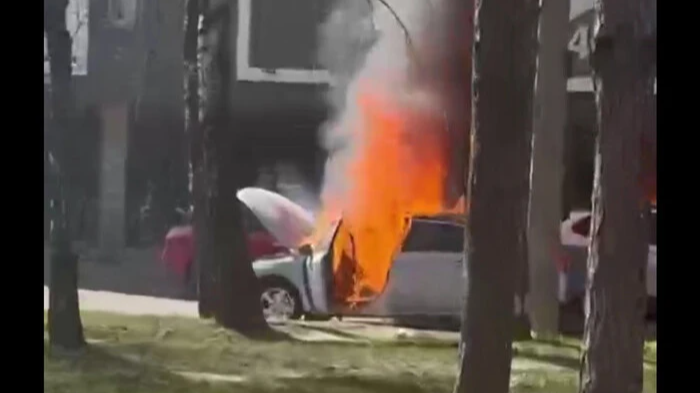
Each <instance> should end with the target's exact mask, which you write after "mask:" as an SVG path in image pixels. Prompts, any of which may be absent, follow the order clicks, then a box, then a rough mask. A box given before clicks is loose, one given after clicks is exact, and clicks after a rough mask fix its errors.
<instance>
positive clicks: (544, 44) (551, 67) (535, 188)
mask: <svg viewBox="0 0 700 393" xmlns="http://www.w3.org/2000/svg"><path fill="white" fill-rule="evenodd" d="M569 9H570V4H569V2H568V1H557V0H554V1H551V0H550V1H546V0H545V1H543V3H542V16H541V20H540V31H539V44H540V45H539V56H538V62H537V84H536V87H535V106H534V129H533V131H534V135H533V142H534V143H533V152H532V176H531V179H530V182H531V183H530V185H531V193H530V213H529V223H528V225H529V229H528V242H529V247H528V250H529V258H528V261H529V264H530V265H529V270H530V271H529V277H530V286H529V288H530V291H529V296H528V301H527V303H528V304H527V305H528V307H527V308H528V312H529V315H530V322H531V326H532V330H533V331H534V332H535V333H536V334H538V335H540V336H541V335H545V336H546V335H553V334H557V333H558V331H559V301H558V296H557V289H558V285H559V280H558V273H557V269H556V265H555V263H554V262H555V261H554V256H555V255H556V254H555V250H558V249H559V247H560V244H561V242H560V234H559V226H560V223H561V205H562V191H563V184H562V181H563V166H564V128H565V127H566V110H567V92H566V74H565V63H564V62H565V53H566V43H567V41H566V39H567V36H568V31H569Z"/></svg>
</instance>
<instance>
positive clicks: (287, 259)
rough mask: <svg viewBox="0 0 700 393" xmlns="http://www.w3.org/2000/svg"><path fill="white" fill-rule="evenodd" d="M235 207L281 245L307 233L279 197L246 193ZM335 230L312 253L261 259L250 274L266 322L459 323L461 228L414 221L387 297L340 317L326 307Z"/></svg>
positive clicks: (300, 217) (295, 210) (302, 216)
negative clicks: (241, 206) (425, 319)
mask: <svg viewBox="0 0 700 393" xmlns="http://www.w3.org/2000/svg"><path fill="white" fill-rule="evenodd" d="M238 196H239V199H241V201H243V203H245V204H246V205H247V206H248V207H249V208H250V210H251V211H252V212H253V213H255V214H256V215H257V216H258V218H259V219H260V222H261V223H262V224H263V225H264V226H266V228H267V229H268V230H269V231H270V233H271V234H273V235H274V236H276V237H277V238H278V240H279V241H280V242H281V243H285V244H286V245H287V246H288V247H290V248H295V247H296V245H298V244H301V243H302V242H303V239H305V238H307V237H308V236H309V234H310V233H309V231H310V229H311V228H312V227H313V226H312V225H311V224H312V223H311V221H310V220H311V219H310V217H309V215H308V214H306V213H304V211H303V209H301V208H299V207H298V206H297V205H295V204H294V203H293V202H291V201H289V200H286V199H285V198H283V197H281V196H279V195H278V194H273V193H271V192H268V191H265V190H262V189H255V188H248V189H244V190H241V192H240V193H239V195H238ZM337 228H338V225H337V224H336V225H335V226H334V227H333V229H332V230H331V231H330V232H329V233H328V234H327V236H326V238H325V239H323V240H322V241H321V242H319V244H317V245H316V247H315V249H314V250H310V247H303V248H302V249H303V250H305V251H301V252H294V253H292V254H290V255H286V256H281V257H272V258H263V259H259V260H257V261H255V262H254V263H253V270H254V271H255V273H256V275H257V276H258V278H259V280H260V282H261V283H262V286H263V291H262V295H261V305H262V308H263V313H264V315H265V317H266V318H268V319H295V318H299V317H301V316H302V315H305V316H307V317H330V316H332V315H339V314H342V315H345V316H348V315H353V316H381V317H400V316H429V317H448V318H459V317H460V315H461V310H462V301H461V300H462V294H463V293H464V289H463V288H464V282H465V280H464V278H463V269H462V258H463V251H462V250H463V244H464V227H463V225H461V224H460V223H458V222H456V221H449V220H446V219H429V218H416V219H413V220H412V224H411V229H410V232H409V234H408V236H407V238H406V240H405V242H404V244H403V247H402V250H401V252H400V253H399V255H398V256H397V257H396V259H395V260H394V262H393V264H392V267H391V271H390V273H389V280H388V282H387V286H386V288H385V290H384V291H383V292H382V294H381V295H379V296H378V297H377V298H376V299H375V300H373V301H371V302H370V303H369V304H367V305H364V306H361V307H359V308H357V309H353V310H347V309H344V310H339V309H338V308H337V307H334V306H333V304H331V302H332V300H331V299H332V293H333V288H332V286H333V275H332V260H331V256H330V253H329V252H328V251H329V249H330V247H331V245H332V242H333V238H334V237H335V233H336V230H337Z"/></svg>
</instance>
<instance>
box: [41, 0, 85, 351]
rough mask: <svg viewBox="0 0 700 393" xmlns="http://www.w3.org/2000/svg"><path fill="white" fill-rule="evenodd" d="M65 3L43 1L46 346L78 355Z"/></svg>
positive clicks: (82, 342)
mask: <svg viewBox="0 0 700 393" xmlns="http://www.w3.org/2000/svg"><path fill="white" fill-rule="evenodd" d="M67 6H68V1H67V0H44V33H45V34H46V41H47V46H48V52H49V61H50V68H51V110H52V111H51V112H52V113H51V118H52V132H50V133H49V135H50V138H49V141H48V142H49V143H48V144H49V150H50V167H51V169H52V170H53V171H54V175H55V176H54V179H55V180H56V181H55V184H54V187H53V195H52V205H53V214H52V230H51V273H50V282H49V287H50V293H49V317H48V325H49V342H50V344H51V347H52V348H55V349H59V350H67V351H71V352H73V351H78V350H80V349H82V348H83V347H84V346H85V338H84V336H83V325H82V322H81V321H80V308H79V305H78V256H77V255H76V254H75V253H74V252H73V250H72V233H71V231H70V228H71V227H72V226H71V223H70V222H69V221H70V219H71V217H73V215H72V214H71V213H72V210H73V209H72V208H71V207H72V202H73V201H72V200H71V198H70V197H71V193H70V183H71V182H72V181H73V180H74V179H73V178H72V177H71V174H72V173H71V160H70V154H69V150H70V148H71V146H72V142H73V141H72V139H73V138H72V136H73V133H72V131H73V130H72V129H71V124H70V122H71V119H72V118H73V112H74V107H73V92H72V81H71V74H72V68H71V44H72V42H71V37H70V34H69V33H68V30H67V29H66V7H67Z"/></svg>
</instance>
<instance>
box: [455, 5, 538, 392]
mask: <svg viewBox="0 0 700 393" xmlns="http://www.w3.org/2000/svg"><path fill="white" fill-rule="evenodd" d="M538 11H539V7H538V1H537V0H527V1H520V2H512V1H507V0H477V2H476V13H475V40H474V51H473V55H474V63H473V64H474V70H473V88H474V94H473V100H474V101H473V113H474V120H473V127H472V134H471V138H472V139H471V140H472V147H471V164H470V171H469V177H468V179H467V180H468V182H467V189H468V190H467V191H468V200H469V205H470V209H469V214H468V215H467V242H466V245H467V247H466V249H465V274H466V279H467V285H466V302H465V303H464V310H463V320H462V331H461V345H460V373H459V379H458V381H457V385H456V387H455V392H458V393H482V392H489V393H507V392H508V389H509V382H510V363H511V357H512V352H511V351H512V335H513V327H514V325H513V322H514V317H513V299H514V296H515V292H516V281H517V276H518V274H517V269H518V268H519V267H521V266H523V263H524V261H525V259H526V258H527V253H526V249H527V247H526V229H527V200H528V195H529V188H530V187H529V177H530V170H529V168H530V158H531V157H530V155H531V154H530V153H531V139H532V95H533V88H534V77H535V60H536V48H537V22H538Z"/></svg>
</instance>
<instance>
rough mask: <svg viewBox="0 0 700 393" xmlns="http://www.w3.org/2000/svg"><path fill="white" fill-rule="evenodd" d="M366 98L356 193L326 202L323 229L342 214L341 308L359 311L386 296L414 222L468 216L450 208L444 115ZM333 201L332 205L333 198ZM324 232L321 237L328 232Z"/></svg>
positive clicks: (380, 97)
mask: <svg viewBox="0 0 700 393" xmlns="http://www.w3.org/2000/svg"><path fill="white" fill-rule="evenodd" d="M361 88H362V90H361V91H360V94H359V95H358V97H359V98H358V102H357V103H356V104H357V106H358V108H359V112H360V115H359V122H358V123H357V124H356V125H355V127H354V129H353V130H351V131H352V132H353V133H354V135H355V136H356V137H357V140H358V141H360V146H358V151H356V152H355V155H354V156H353V160H352V162H351V163H350V164H349V166H348V167H347V168H346V176H347V178H348V183H349V184H348V187H347V188H346V189H345V190H344V191H343V192H342V194H341V195H339V196H336V198H337V200H335V199H333V200H331V201H328V200H326V201H325V204H326V206H325V207H324V208H325V210H324V212H322V214H321V216H320V217H319V224H318V228H319V229H320V231H325V230H327V228H328V227H329V226H330V225H329V224H330V223H331V222H332V221H333V219H334V218H338V216H339V215H340V214H341V212H342V219H343V221H342V223H341V226H340V228H339V229H338V233H337V235H336V238H335V240H334V255H333V270H334V276H335V277H334V278H335V282H334V283H335V291H334V292H335V300H336V301H337V302H339V303H341V304H356V303H359V302H362V301H364V300H368V299H371V298H372V297H373V296H375V295H377V294H379V293H381V292H382V291H383V289H384V287H385V285H386V281H387V275H388V272H389V270H390V268H391V263H392V261H393V259H394V256H395V254H396V253H397V252H398V251H399V250H400V247H401V244H402V242H403V240H404V237H405V235H406V233H407V230H408V228H409V225H410V217H412V216H417V215H421V216H430V215H437V214H441V213H461V212H463V208H464V202H463V199H462V200H461V202H459V203H458V205H457V206H446V205H445V204H446V195H445V193H446V182H447V179H448V171H449V168H450V165H451V156H450V146H449V143H450V140H449V135H448V132H447V129H446V127H445V120H444V118H442V115H441V114H440V113H439V112H438V111H436V110H434V108H430V107H427V106H426V105H425V104H424V102H420V101H417V100H409V99H405V100H400V102H399V100H397V99H396V98H395V97H391V96H390V94H388V93H387V92H383V91H381V90H380V89H379V88H377V87H375V86H370V85H369V84H365V85H363V86H361ZM331 198H332V197H331ZM320 231H319V232H320Z"/></svg>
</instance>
